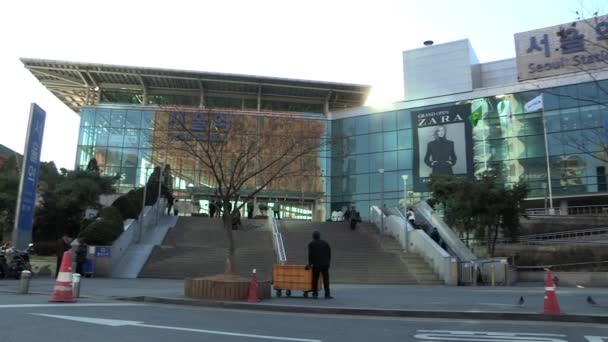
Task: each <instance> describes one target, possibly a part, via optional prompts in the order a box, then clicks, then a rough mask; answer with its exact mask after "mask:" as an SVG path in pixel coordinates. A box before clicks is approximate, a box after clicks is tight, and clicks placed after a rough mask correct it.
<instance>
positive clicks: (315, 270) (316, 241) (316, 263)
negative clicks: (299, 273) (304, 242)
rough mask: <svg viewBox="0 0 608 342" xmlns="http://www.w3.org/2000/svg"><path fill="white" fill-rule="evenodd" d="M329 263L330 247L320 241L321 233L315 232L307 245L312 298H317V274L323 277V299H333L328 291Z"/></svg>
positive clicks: (323, 241) (307, 267)
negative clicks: (310, 270)
mask: <svg viewBox="0 0 608 342" xmlns="http://www.w3.org/2000/svg"><path fill="white" fill-rule="evenodd" d="M330 262H331V247H330V246H329V244H328V243H327V242H326V241H325V240H321V233H319V231H317V230H315V231H314V232H313V233H312V241H311V242H310V243H309V244H308V265H307V266H306V269H310V268H311V267H312V298H315V299H316V298H318V297H319V288H318V286H319V274H321V275H322V276H323V287H324V290H325V299H333V298H334V297H332V296H331V292H330V291H329V264H330Z"/></svg>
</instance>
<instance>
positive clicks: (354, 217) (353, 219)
mask: <svg viewBox="0 0 608 342" xmlns="http://www.w3.org/2000/svg"><path fill="white" fill-rule="evenodd" d="M353 208H354V207H353ZM359 222H361V214H360V213H359V212H358V211H356V210H355V213H354V214H351V215H350V229H351V230H355V229H356V228H357V223H359Z"/></svg>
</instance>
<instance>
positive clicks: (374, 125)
mask: <svg viewBox="0 0 608 342" xmlns="http://www.w3.org/2000/svg"><path fill="white" fill-rule="evenodd" d="M368 117H369V131H370V132H382V113H378V114H372V115H370V116H368Z"/></svg>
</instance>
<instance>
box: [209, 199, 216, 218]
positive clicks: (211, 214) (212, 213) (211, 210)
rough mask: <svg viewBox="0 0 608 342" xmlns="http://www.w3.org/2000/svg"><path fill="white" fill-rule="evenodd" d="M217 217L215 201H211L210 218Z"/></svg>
mask: <svg viewBox="0 0 608 342" xmlns="http://www.w3.org/2000/svg"><path fill="white" fill-rule="evenodd" d="M214 216H215V201H209V217H214Z"/></svg>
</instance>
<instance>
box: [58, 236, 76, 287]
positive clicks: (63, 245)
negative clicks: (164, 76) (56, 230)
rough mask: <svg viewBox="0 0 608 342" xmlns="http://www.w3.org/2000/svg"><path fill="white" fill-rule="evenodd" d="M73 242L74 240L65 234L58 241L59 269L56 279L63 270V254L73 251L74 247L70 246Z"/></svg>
mask: <svg viewBox="0 0 608 342" xmlns="http://www.w3.org/2000/svg"><path fill="white" fill-rule="evenodd" d="M71 242H72V239H71V238H70V237H69V236H68V234H63V235H62V236H61V237H60V238H59V239H57V268H55V278H57V276H58V275H59V270H60V269H61V261H62V260H63V253H65V252H67V251H69V250H70V249H72V246H71V245H70V243H71ZM70 267H71V265H70Z"/></svg>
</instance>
